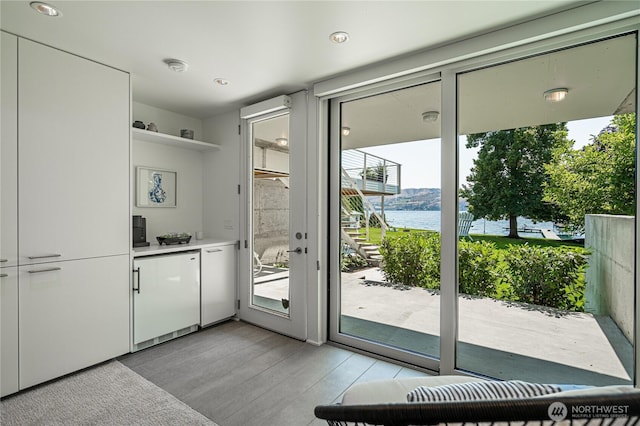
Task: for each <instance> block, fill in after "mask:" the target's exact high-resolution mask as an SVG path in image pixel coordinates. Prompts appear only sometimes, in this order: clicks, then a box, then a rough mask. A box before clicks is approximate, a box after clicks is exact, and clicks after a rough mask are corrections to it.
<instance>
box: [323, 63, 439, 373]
mask: <svg viewBox="0 0 640 426" xmlns="http://www.w3.org/2000/svg"><path fill="white" fill-rule="evenodd" d="M436 81H441V82H442V76H441V75H440V73H439V72H435V73H418V74H417V75H415V76H411V77H410V78H407V77H405V78H400V79H394V80H391V81H388V82H386V84H382V83H378V84H376V85H374V86H373V87H370V88H365V89H361V90H353V91H349V92H347V93H343V94H338V95H336V96H331V97H330V98H328V99H326V101H327V103H328V109H329V114H328V121H329V132H330V133H329V138H328V146H329V149H328V154H327V155H328V163H329V177H328V205H327V208H328V227H329V229H328V231H327V233H328V241H329V246H328V247H327V252H328V267H329V287H330V291H329V320H328V323H329V340H331V341H333V342H335V343H338V344H342V345H345V346H350V347H356V348H358V349H360V350H364V351H366V352H370V353H376V354H379V355H382V356H384V357H387V358H391V359H396V360H398V361H401V362H405V363H408V364H411V365H414V366H419V367H422V368H425V369H428V370H431V371H439V370H440V368H441V366H440V360H439V359H437V358H432V357H429V356H427V355H423V354H416V353H414V352H411V351H408V350H403V349H400V348H396V347H392V346H388V345H384V344H382V343H377V342H373V341H369V340H366V339H363V338H359V337H356V336H350V335H346V334H342V333H340V306H341V303H340V292H341V289H340V284H341V283H340V277H341V271H340V247H339V246H340V239H341V237H340V199H341V197H340V191H341V181H340V176H341V173H340V167H341V164H340V156H341V155H340V153H341V143H340V140H341V132H340V129H341V122H340V120H341V107H340V105H341V104H342V103H343V102H349V101H354V100H357V99H361V98H366V97H371V96H377V95H381V94H384V93H388V92H393V91H396V90H402V89H406V88H409V87H412V86H417V85H421V84H429V83H433V82H436ZM443 90H444V89H443ZM442 131H443V130H441V132H442ZM441 143H442V145H443V149H444V144H445V141H444V139H442V138H441ZM442 155H443V158H442V161H444V152H443V154H442ZM446 170H447V169H446V168H445V167H443V174H444V173H446V172H447V171H446ZM443 182H444V181H443ZM443 215H444V210H443ZM443 229H444V224H443ZM443 238H444V237H443ZM440 309H442V307H441V308H440ZM440 315H441V316H442V313H441V314H440ZM441 321H442V319H441ZM441 332H442V329H441ZM437 356H439V357H440V358H441V357H442V343H441V351H440V354H437Z"/></svg>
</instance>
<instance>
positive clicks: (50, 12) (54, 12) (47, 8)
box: [29, 1, 62, 16]
mask: <svg viewBox="0 0 640 426" xmlns="http://www.w3.org/2000/svg"><path fill="white" fill-rule="evenodd" d="M29 6H31V7H32V8H33V9H34V10H35V11H36V12H38V13H41V14H43V15H45V16H62V12H60V11H59V10H58V9H56V8H55V7H53V6H51V5H50V4H47V3H43V2H41V1H32V2H31V3H29Z"/></svg>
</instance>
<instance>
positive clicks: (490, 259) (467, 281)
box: [458, 241, 500, 297]
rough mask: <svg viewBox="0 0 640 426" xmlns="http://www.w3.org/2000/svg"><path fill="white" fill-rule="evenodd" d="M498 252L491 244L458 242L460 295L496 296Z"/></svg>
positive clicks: (484, 242) (485, 242)
mask: <svg viewBox="0 0 640 426" xmlns="http://www.w3.org/2000/svg"><path fill="white" fill-rule="evenodd" d="M499 264H500V251H499V250H497V249H496V245H495V244H494V243H491V242H487V241H481V242H470V241H460V242H459V245H458V276H459V283H460V287H459V290H460V293H464V294H471V295H477V296H486V297H493V296H495V294H496V283H497V282H498V278H499V277H498V276H497V275H499V274H498V271H499Z"/></svg>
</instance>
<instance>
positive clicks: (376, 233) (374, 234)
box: [361, 228, 583, 249]
mask: <svg viewBox="0 0 640 426" xmlns="http://www.w3.org/2000/svg"><path fill="white" fill-rule="evenodd" d="M409 232H411V233H431V232H436V231H428V230H424V229H410V228H395V229H394V230H388V229H387V232H386V238H394V237H398V236H400V235H406V234H407V233H409ZM364 233H365V230H364V228H362V229H361V234H362V235H364ZM471 238H473V241H487V242H492V243H494V244H495V245H496V248H498V249H505V248H506V247H507V246H508V245H510V244H511V245H520V244H529V245H535V246H542V247H565V248H581V247H583V245H582V244H578V243H575V242H572V241H564V240H547V239H544V238H517V239H516V238H508V237H506V236H499V235H484V234H480V235H476V234H471ZM381 241H382V238H381V237H380V228H369V242H370V243H372V244H376V245H380V243H381Z"/></svg>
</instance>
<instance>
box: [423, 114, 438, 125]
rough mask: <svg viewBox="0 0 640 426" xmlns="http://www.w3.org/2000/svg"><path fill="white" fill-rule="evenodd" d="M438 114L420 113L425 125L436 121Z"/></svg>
mask: <svg viewBox="0 0 640 426" xmlns="http://www.w3.org/2000/svg"><path fill="white" fill-rule="evenodd" d="M439 116H440V113H439V112H438V111H427V112H423V113H422V121H424V122H425V123H433V122H434V121H437V120H438V117H439Z"/></svg>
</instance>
